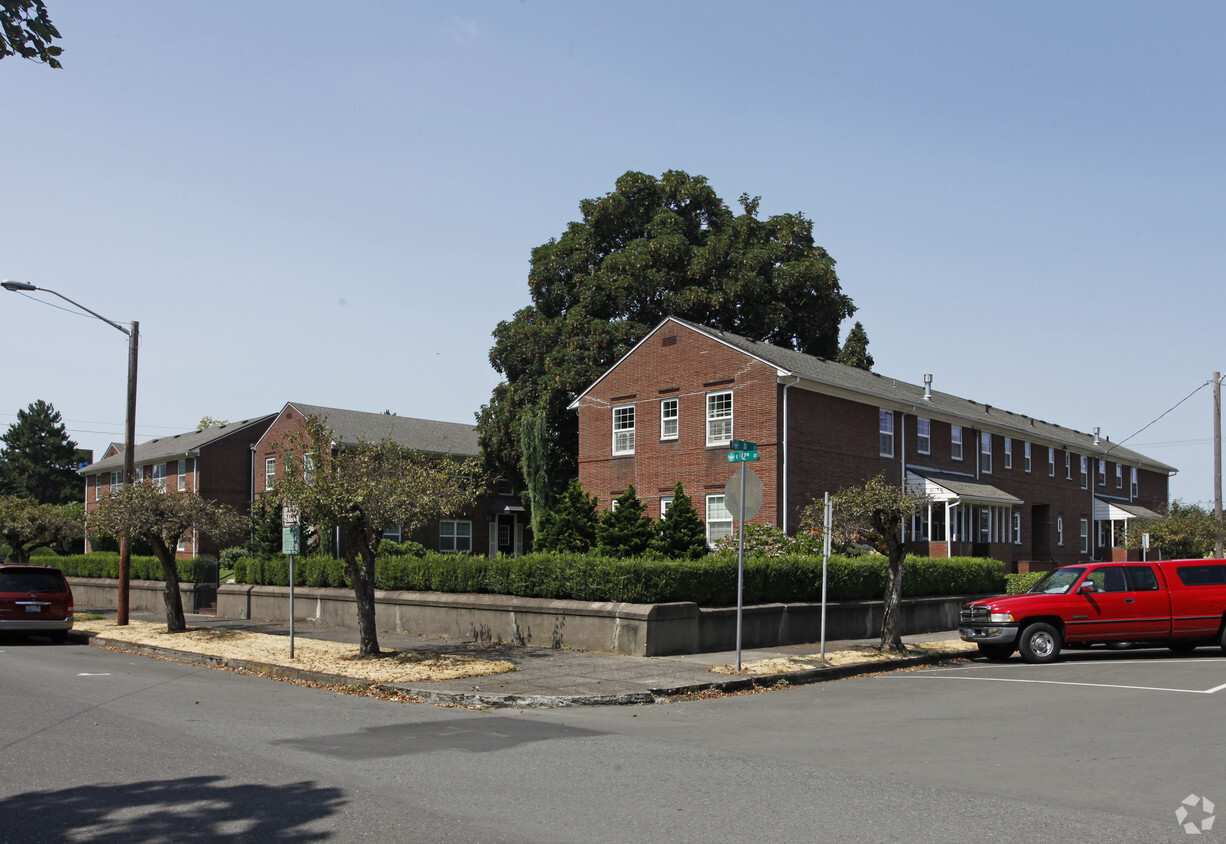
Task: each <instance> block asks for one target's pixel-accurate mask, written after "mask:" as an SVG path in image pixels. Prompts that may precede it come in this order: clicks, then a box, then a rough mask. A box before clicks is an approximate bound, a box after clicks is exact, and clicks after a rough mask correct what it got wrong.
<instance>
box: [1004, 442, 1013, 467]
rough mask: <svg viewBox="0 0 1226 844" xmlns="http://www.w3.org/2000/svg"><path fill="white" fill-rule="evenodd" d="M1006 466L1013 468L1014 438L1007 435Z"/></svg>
mask: <svg viewBox="0 0 1226 844" xmlns="http://www.w3.org/2000/svg"><path fill="white" fill-rule="evenodd" d="M1005 468H1006V469H1012V468H1013V440H1012V439H1010V438H1009V437H1005Z"/></svg>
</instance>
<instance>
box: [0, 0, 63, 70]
mask: <svg viewBox="0 0 1226 844" xmlns="http://www.w3.org/2000/svg"><path fill="white" fill-rule="evenodd" d="M59 37H60V31H59V30H58V29H56V28H55V24H53V23H52V22H51V15H50V14H48V12H47V5H46V3H44V2H43V0H0V59H3V58H4V57H5V56H20V57H21V58H23V59H33V60H35V61H40V62H45V63H46V64H47V65H48V66H50V67H57V68H58V67H63V65H61V64H60V61H59V56H60V55H61V54H63V52H64V48H63V47H57V46H56V45H54V44H52V43H51V42H52V41H53V40H55V39H56V38H59Z"/></svg>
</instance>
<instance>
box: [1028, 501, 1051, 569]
mask: <svg viewBox="0 0 1226 844" xmlns="http://www.w3.org/2000/svg"><path fill="white" fill-rule="evenodd" d="M1030 559H1032V560H1050V559H1051V505H1048V504H1035V505H1033V506H1032V507H1031V508H1030Z"/></svg>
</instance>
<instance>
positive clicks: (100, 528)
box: [86, 478, 246, 633]
mask: <svg viewBox="0 0 1226 844" xmlns="http://www.w3.org/2000/svg"><path fill="white" fill-rule="evenodd" d="M245 527H246V520H245V519H244V518H243V517H242V516H240V515H238V514H237V513H235V512H234V511H233V510H231V509H230V508H229V507H227V506H226V505H224V504H218V503H216V502H214V501H209V500H208V499H207V498H203V497H201V496H199V495H197V494H196V493H194V492H172V491H167V490H164V489H162V488H161V487H159V486H157V485H155V484H154V483H153V480H152V479H151V478H146V479H145V480H144V481H138V482H136V483H133V484H125V485H124V486H122V487H119V488H118V489H112V490H111V493H110V495H108V496H107V497H106V498H103V499H102V500H101V501H100V502H99V503H98V507H97V509H95V510H91V511H90V512H89V513H88V514H87V515H86V529H87V530H88V531H89V532H90V533H91V534H95V533H97V534H102V535H103V536H114V537H119V536H122V535H123V534H124V533H125V532H127V533H128V535H129V536H131V537H132V541H133V542H145V543H148V545H149V547H150V548H151V549H152V550H153V555H154V556H155V557H157V559H158V562H159V563H161V564H162V575H163V577H164V579H165V581H166V585H165V587H164V589H163V590H162V594H163V597H164V598H165V602H166V630H167V632H169V633H182V632H183V631H184V630H186V629H187V620H186V619H185V618H184V617H183V597H182V595H181V594H180V592H179V570H178V567H177V566H176V564H175V549H176V548H177V547H178V545H179V543H180V542H181V541H182V540H183V539H184V538H185V537H186V536H187V535H188V534H189V533H190V532H192V531H196V532H198V533H201V534H206V535H208V536H210V537H212V538H213V539H215V540H217V541H218V542H219V543H225V542H226V541H227V540H233V539H234V538H235V537H236V536H237V535H240V534H241V533H242V531H243V529H244V528H245Z"/></svg>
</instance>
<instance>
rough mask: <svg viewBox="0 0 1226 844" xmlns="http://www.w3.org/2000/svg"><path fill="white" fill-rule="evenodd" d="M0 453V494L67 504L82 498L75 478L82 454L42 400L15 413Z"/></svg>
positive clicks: (50, 407)
mask: <svg viewBox="0 0 1226 844" xmlns="http://www.w3.org/2000/svg"><path fill="white" fill-rule="evenodd" d="M0 439H3V440H4V449H3V450H2V451H0V494H3V495H15V496H18V497H24V498H33V499H34V500H36V501H39V502H41V503H43V504H68V503H69V502H72V501H80V500H82V499H83V498H84V489H85V486H84V484H83V483H82V480H81V476H80V475H78V474H77V464H78V463H79V462H81V458H82V454H81V451H80V450H79V449H78V448H77V444H76V443H75V442H73V441H72V440H71V439H69V437H68V429H67V428H65V427H64V423H63V421H62V420H61V419H60V412H59V411H58V410H56V409H55V407H54V406H53V405H51V404H49V403H47V402H45V401H43V400H42V399H39V400H38V401H36V402H34V403H33V404H31V405H30V406H29V407H27V408H26V409H25V410H18V411H17V421H16V422H14V423H13V424H12V425H9V428H8V431H7V432H5V434H4V437H3V438H0Z"/></svg>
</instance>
